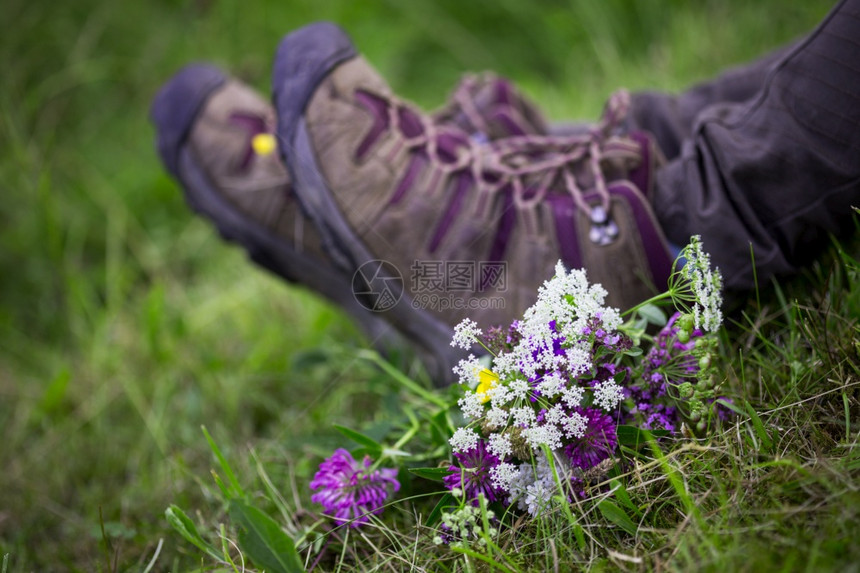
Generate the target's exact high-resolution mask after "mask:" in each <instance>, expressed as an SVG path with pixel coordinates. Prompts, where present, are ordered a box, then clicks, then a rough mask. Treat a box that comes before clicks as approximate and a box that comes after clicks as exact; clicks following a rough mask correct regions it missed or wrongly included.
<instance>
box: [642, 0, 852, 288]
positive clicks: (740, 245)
mask: <svg viewBox="0 0 860 573" xmlns="http://www.w3.org/2000/svg"><path fill="white" fill-rule="evenodd" d="M653 204H654V209H655V212H656V214H657V217H658V219H659V220H660V223H661V224H662V225H663V228H664V230H665V232H666V235H667V236H668V238H669V239H670V240H672V241H673V242H676V243H680V244H683V243H684V242H686V240H687V239H688V237H689V236H690V235H693V234H699V235H701V236H702V240H703V242H704V246H705V248H706V249H707V250H708V251H709V252H710V253H711V256H712V261H713V262H714V263H715V264H716V265H717V266H719V267H720V268H721V269H722V272H723V275H724V277H725V283H726V287H727V288H729V289H748V288H752V287H753V285H754V283H753V273H752V264H751V257H750V245H752V249H753V252H754V256H755V264H756V269H757V272H758V279H759V282H760V283H766V282H767V281H768V280H769V279H770V278H771V277H773V276H778V275H783V274H790V273H794V272H796V271H797V270H798V268H799V267H801V266H804V265H806V264H808V263H809V262H811V261H812V260H813V259H814V258H815V257H816V256H817V255H819V254H820V252H821V250H822V248H823V247H824V245H825V244H826V242H827V234H828V233H834V234H837V235H840V234H847V233H850V232H851V231H852V228H853V221H852V211H851V206H852V205H860V0H843V1H842V2H840V3H839V4H838V5H837V6H836V8H834V9H833V11H832V12H831V13H830V14H829V15H828V16H827V18H825V20H824V22H822V23H821V25H819V27H818V28H816V30H815V31H814V32H813V33H812V34H811V35H810V36H809V37H807V38H806V39H805V40H803V41H802V42H800V43H799V44H798V45H796V46H795V47H793V48H792V49H791V50H790V52H789V53H788V54H787V55H786V56H785V57H784V58H783V59H782V60H780V61H779V62H778V63H777V64H776V65H775V66H774V67H773V69H772V71H771V72H770V73H769V74H768V76H767V79H766V80H765V84H764V87H763V88H762V90H761V91H760V92H759V93H758V95H756V96H754V97H753V98H752V99H750V100H749V101H747V102H746V103H742V104H718V105H713V106H711V107H709V108H707V109H706V110H705V111H704V112H703V113H702V114H700V116H699V117H698V118H697V120H696V123H695V125H694V127H693V132H692V135H691V137H690V139H688V140H686V141H685V142H684V143H683V145H682V150H681V156H680V157H678V158H677V159H675V160H674V161H671V162H670V163H668V164H667V165H666V166H665V167H663V168H662V169H661V170H660V172H659V173H658V175H657V186H656V190H655V195H654V200H653Z"/></svg>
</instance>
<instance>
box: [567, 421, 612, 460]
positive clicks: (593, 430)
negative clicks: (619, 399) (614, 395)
mask: <svg viewBox="0 0 860 573" xmlns="http://www.w3.org/2000/svg"><path fill="white" fill-rule="evenodd" d="M576 411H577V412H578V413H579V414H580V415H582V416H585V417H586V418H588V425H587V426H586V428H585V435H584V436H582V437H581V438H578V439H575V440H574V441H572V442H571V443H570V444H568V445H567V446H565V447H564V453H565V454H567V457H568V459H569V460H570V465H572V466H574V467H577V468H580V469H583V470H587V469H591V468H593V467H594V466H596V465H597V464H599V463H600V462H602V461H603V460H605V459H607V458H609V457H610V456H611V455H612V454H613V452H615V447H616V446H617V445H618V436H617V435H616V433H615V424H614V422H613V421H612V417H610V416H609V415H608V414H605V413H603V412H602V411H601V410H599V409H597V408H584V409H583V408H577V409H576Z"/></svg>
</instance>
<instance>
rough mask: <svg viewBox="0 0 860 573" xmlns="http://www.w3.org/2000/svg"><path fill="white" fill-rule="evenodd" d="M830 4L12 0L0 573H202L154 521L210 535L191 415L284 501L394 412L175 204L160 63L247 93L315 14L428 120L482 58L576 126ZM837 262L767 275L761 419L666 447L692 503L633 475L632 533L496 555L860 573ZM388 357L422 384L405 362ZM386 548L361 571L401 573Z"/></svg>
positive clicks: (3, 204) (841, 266) (762, 296)
mask: <svg viewBox="0 0 860 573" xmlns="http://www.w3.org/2000/svg"><path fill="white" fill-rule="evenodd" d="M830 5H831V3H830V2H825V1H821V0H815V1H808V2H788V3H786V2H780V1H776V0H766V1H760V2H747V1H744V0H731V1H722V2H697V3H690V2H683V1H679V0H675V1H666V2H657V1H650V2H633V1H622V0H606V1H604V2H587V1H581V2H580V1H570V2H565V1H561V0H540V1H536V2H528V3H526V2H520V1H517V0H498V1H495V2H489V1H486V0H480V1H477V2H468V3H467V2H457V1H454V0H441V1H439V2H397V1H394V0H387V1H381V2H367V3H358V2H350V1H348V0H320V1H312V0H303V1H295V0H291V1H282V2H275V1H269V0H265V1H261V2H254V3H249V2H240V1H238V0H225V1H216V0H212V1H210V0H197V1H193V2H191V1H187V2H185V1H179V0H159V1H153V2H143V1H139V2H99V1H96V0H80V1H77V2H65V3H56V2H50V3H49V2H46V1H43V0H37V1H30V0H7V1H5V2H4V4H3V7H2V8H0V69H2V70H3V72H2V88H0V190H2V191H0V192H2V201H0V431H2V436H3V444H2V446H0V568H2V570H3V571H4V572H5V571H9V572H13V571H16V572H17V571H57V570H70V571H93V570H109V569H110V570H112V569H117V570H132V571H135V570H144V569H145V568H146V566H147V564H148V563H149V562H150V559H151V558H152V557H153V555H154V554H155V551H156V547H158V546H159V543H160V542H161V546H160V552H159V554H158V559H157V560H156V562H155V564H154V565H153V569H152V570H173V571H177V570H188V569H190V568H193V567H197V566H199V565H200V554H199V552H198V551H197V550H196V549H194V548H193V547H191V546H190V545H188V544H187V543H186V542H185V541H184V540H183V539H181V538H180V537H179V536H178V535H176V534H175V533H174V532H173V531H172V529H171V528H170V527H169V525H168V523H167V521H166V520H165V519H164V510H165V508H166V507H167V506H168V505H169V504H170V503H177V504H178V505H180V506H182V507H183V508H185V509H186V510H187V511H189V512H191V513H193V514H196V515H199V518H200V520H201V521H204V522H206V523H217V522H219V521H224V517H223V515H222V514H221V510H222V508H221V506H220V503H219V501H218V500H217V498H216V497H215V495H214V494H213V484H212V480H211V478H210V475H209V470H210V468H211V467H212V466H213V461H212V456H211V452H210V450H209V446H208V445H207V443H206V440H205V439H204V437H203V435H202V433H201V431H200V426H201V425H206V427H207V428H208V429H209V431H210V432H211V433H212V435H213V436H214V438H215V440H216V441H217V443H218V444H219V445H220V447H221V449H222V450H223V451H224V453H225V455H226V456H227V457H228V458H230V459H231V461H232V463H233V464H234V466H235V467H236V469H237V472H238V473H239V474H240V475H241V476H246V477H245V478H244V479H247V483H246V484H245V485H246V487H248V488H249V490H255V489H254V488H262V486H261V485H260V481H259V480H260V478H259V474H258V472H257V470H256V463H255V460H254V458H253V457H252V456H251V455H250V454H249V452H250V448H253V450H254V451H255V452H256V455H257V458H258V459H259V460H260V463H261V464H262V465H264V466H265V467H266V468H267V471H268V473H269V474H270V475H271V476H272V479H273V480H274V482H275V483H276V484H278V486H277V487H278V489H281V490H282V491H283V492H285V495H286V496H288V497H292V496H293V492H292V488H291V485H290V484H291V483H292V482H291V479H292V477H294V478H295V480H296V482H297V483H302V484H304V483H306V480H307V479H308V478H309V476H310V475H312V473H313V471H314V469H315V467H316V464H317V463H319V461H320V459H321V457H322V456H325V455H328V454H329V453H330V452H331V450H332V448H334V447H337V446H339V445H343V444H342V438H341V437H340V434H338V433H337V432H336V431H335V430H333V429H332V427H331V425H332V424H333V423H339V424H344V425H348V426H351V427H358V428H369V429H370V430H369V431H373V429H374V428H376V430H379V426H380V425H384V424H385V423H386V418H385V416H386V413H390V412H393V411H397V410H398V399H399V394H398V387H397V386H396V385H395V384H394V383H393V382H392V381H391V378H390V376H388V375H386V374H384V373H382V372H380V371H379V370H377V369H375V368H373V367H372V366H371V365H369V364H367V363H366V362H363V361H356V359H355V358H354V357H355V354H356V352H357V351H359V350H361V349H362V348H365V347H366V345H367V343H366V341H365V340H364V339H363V338H362V336H361V335H360V334H359V333H358V331H357V330H356V329H355V328H354V327H353V326H352V325H351V324H350V323H349V322H348V320H347V319H346V318H345V317H344V316H343V315H341V314H340V313H339V311H338V310H337V309H335V308H332V307H330V306H328V305H327V304H325V303H324V302H322V301H320V300H319V299H317V298H316V297H315V296H314V295H313V294H312V293H310V292H307V291H305V290H303V289H301V288H297V287H294V286H287V285H284V284H283V283H281V282H280V281H278V280H276V279H275V278H272V277H271V276H269V275H267V274H266V273H264V272H262V271H259V270H256V269H255V268H253V267H252V266H251V265H250V264H249V263H248V262H247V261H246V260H245V258H244V256H243V253H241V252H240V251H239V250H238V249H236V248H233V247H230V246H227V245H225V244H223V243H222V242H221V241H220V240H219V238H218V236H217V234H216V233H215V232H213V230H212V228H211V227H210V226H208V225H207V224H206V223H205V222H203V221H201V220H198V219H197V218H195V217H193V216H192V215H191V214H190V212H189V210H188V209H187V208H186V206H185V204H184V202H183V200H182V198H181V195H180V193H179V191H178V188H177V187H176V185H175V184H174V183H173V182H172V181H171V180H170V179H169V178H168V176H167V175H166V174H165V173H164V171H163V169H162V168H161V165H160V164H159V162H158V160H157V158H156V155H155V152H154V148H153V130H152V128H151V126H150V125H149V124H148V122H147V117H146V116H147V111H148V106H149V102H150V100H151V98H152V96H153V94H154V93H155V91H156V90H157V88H158V87H159V85H160V84H161V83H162V82H163V81H165V80H166V79H167V78H168V77H169V76H170V75H171V74H172V73H173V72H174V71H175V70H176V69H177V68H179V67H180V66H181V65H183V64H185V63H187V62H189V61H193V60H210V61H213V62H215V63H216V64H219V65H221V66H223V67H225V68H226V69H228V70H230V71H232V72H233V73H234V74H236V75H238V76H239V77H241V78H242V79H244V80H246V81H248V82H250V83H252V84H253V85H255V86H257V87H258V88H260V89H261V90H263V91H264V92H268V87H269V86H268V81H269V80H268V78H269V68H270V65H271V59H272V56H273V51H274V48H275V46H276V45H277V42H278V41H279V39H280V37H281V36H282V35H283V34H284V33H286V32H288V31H290V30H292V29H294V28H296V27H298V26H301V25H303V24H306V23H309V22H311V21H314V20H318V19H330V20H333V21H335V22H338V23H340V24H341V25H343V26H344V27H345V28H346V29H347V30H348V31H349V32H350V34H351V35H352V36H353V38H354V40H355V42H356V44H357V45H358V47H359V48H360V50H362V51H363V52H364V53H365V54H366V55H367V57H368V59H369V60H370V61H371V62H373V63H374V64H375V65H376V66H377V67H378V68H379V69H380V71H381V72H382V74H383V75H384V76H385V77H386V78H388V79H389V81H390V82H391V84H392V85H393V87H394V88H395V90H396V91H397V92H399V93H401V94H402V95H404V96H405V97H407V98H409V99H412V100H414V101H416V102H417V103H419V104H420V105H422V106H425V107H435V106H437V105H439V104H441V103H442V101H443V100H444V98H445V97H446V95H447V93H448V92H449V90H450V89H451V87H452V86H453V85H454V84H455V82H456V80H457V78H458V76H459V75H460V74H461V73H463V72H466V71H476V70H483V69H493V70H495V71H497V72H499V73H501V74H503V75H507V76H509V77H511V78H513V79H514V80H515V81H516V82H517V83H518V84H519V85H520V86H521V87H522V88H523V89H524V91H525V92H527V93H528V94H529V95H530V96H532V97H533V98H534V99H536V100H537V101H538V102H539V103H540V104H541V106H542V107H543V108H544V109H545V110H546V113H547V115H548V116H549V117H550V118H551V119H554V120H561V119H567V118H594V117H596V116H597V114H598V113H599V112H600V109H601V107H602V104H603V100H604V98H605V97H606V95H607V94H608V93H610V92H611V91H612V90H614V89H616V88H618V87H621V86H624V87H627V88H629V89H633V90H635V89H665V90H675V89H680V88H682V87H683V86H686V85H688V84H689V83H691V82H693V81H696V80H699V79H704V78H707V77H709V76H711V75H713V74H715V73H717V72H718V71H719V70H721V69H723V68H724V67H726V66H729V65H732V64H736V63H741V62H744V61H746V60H748V59H750V58H753V57H755V56H757V55H760V54H762V53H764V52H766V51H767V50H769V49H772V48H775V47H777V46H779V45H781V44H783V43H785V42H786V41H789V40H790V39H792V38H794V37H796V36H798V35H800V34H802V33H804V32H806V31H808V30H810V29H811V28H812V27H813V26H814V25H815V24H816V23H817V22H818V21H819V20H820V19H821V18H822V17H823V16H824V14H826V12H827V10H828V9H829V7H830ZM849 250H850V249H849ZM851 253H853V254H854V255H856V249H854V250H850V253H848V254H845V253H843V254H838V253H835V252H834V253H831V254H830V255H829V256H828V258H826V259H825V260H824V262H823V263H822V264H821V265H819V266H817V267H816V268H815V269H812V270H811V272H809V273H807V274H806V275H805V276H803V277H800V278H799V279H798V280H797V281H794V282H793V283H791V284H788V285H782V286H778V287H774V286H773V285H762V291H761V292H760V293H759V295H758V296H757V297H756V296H752V297H750V300H749V301H748V302H747V303H746V304H745V305H742V306H741V308H740V309H739V310H738V311H737V312H736V313H735V314H734V315H733V324H730V325H729V327H728V329H727V332H726V334H725V335H724V336H723V344H722V350H721V353H722V354H721V364H722V365H723V368H724V371H725V378H726V381H727V384H728V385H729V386H730V387H732V388H734V389H735V391H736V392H737V393H738V395H739V396H742V397H744V398H745V399H748V400H749V401H750V402H751V403H752V404H753V405H754V406H755V407H756V409H757V410H758V412H759V413H760V423H752V422H751V421H750V420H744V421H742V422H738V424H737V426H736V428H735V431H733V432H727V433H725V434H721V435H720V436H718V437H716V438H714V440H713V441H711V442H709V443H707V444H705V445H702V446H701V448H700V449H697V450H689V451H687V452H686V453H684V454H683V455H679V457H678V458H677V466H673V467H675V473H674V474H673V475H674V476H681V477H682V478H683V480H684V483H686V484H687V486H686V487H687V490H686V491H687V492H688V496H689V497H688V498H685V499H686V502H685V503H680V502H678V499H676V498H674V497H673V496H676V495H679V494H678V491H675V492H674V493H673V491H672V490H671V489H665V488H664V489H663V490H661V489H659V488H657V489H656V490H655V489H654V488H655V487H657V486H654V487H651V488H645V487H643V488H641V489H639V490H637V492H636V493H634V494H633V496H634V502H635V503H637V504H638V505H639V506H640V507H642V508H646V507H647V508H649V509H652V510H653V511H652V512H651V514H653V515H656V516H658V517H656V518H654V521H652V522H648V523H645V522H643V523H642V524H641V525H640V531H639V532H638V534H637V535H634V536H629V535H626V534H625V533H624V532H619V531H618V530H617V527H616V525H617V524H611V523H608V522H606V521H600V520H599V519H597V520H596V521H595V525H594V526H595V527H596V528H604V529H606V531H605V532H604V533H602V534H600V535H595V536H594V537H592V538H591V539H593V543H592V544H591V545H589V550H587V551H579V553H576V552H571V553H570V554H567V555H568V556H569V559H568V560H567V561H565V559H566V558H567V557H565V555H566V554H565V553H564V552H562V553H561V556H562V557H561V558H559V557H558V553H556V555H555V556H554V557H553V555H552V554H551V552H548V551H546V552H544V551H543V549H546V548H545V547H544V548H543V549H541V551H540V552H538V551H535V554H538V555H544V556H543V557H539V558H535V559H534V560H532V561H525V562H521V561H518V562H517V563H516V565H517V566H518V567H522V568H528V567H533V568H535V569H537V570H539V569H543V568H544V567H547V568H552V567H554V566H557V567H560V568H561V570H564V569H566V568H567V567H570V566H573V565H578V566H581V567H583V568H594V569H599V568H607V569H615V568H627V569H634V570H635V569H654V570H662V569H678V570H689V569H690V568H691V567H694V566H700V567H702V568H703V569H713V570H716V569H721V570H725V569H729V570H753V569H761V570H769V569H783V570H810V571H811V570H816V571H817V570H822V569H833V570H852V568H853V570H856V569H857V568H858V567H860V566H858V563H860V549H858V547H857V544H856V543H855V541H854V540H855V538H856V534H857V531H858V530H860V491H858V485H857V483H858V480H857V477H858V474H860V451H858V447H857V440H858V436H860V433H858V432H860V408H858V395H857V390H856V388H857V387H856V384H858V383H860V373H858V346H857V330H856V325H857V321H858V316H860V300H858V298H860V295H858V293H857V290H856V289H854V288H852V285H851V281H852V280H856V279H857V278H858V277H857V271H856V267H854V268H853V269H852V261H853V260H855V259H856V256H855V259H852V258H851V256H850V255H851ZM397 365H398V367H399V368H401V369H403V370H404V371H405V372H407V373H408V374H409V376H412V377H415V378H416V379H418V380H422V374H421V372H420V370H418V369H417V367H416V365H415V364H414V363H412V362H410V361H409V360H407V359H405V358H404V359H402V360H400V361H398V364H397ZM673 463H675V462H673ZM657 469H659V468H657ZM655 471H656V470H655ZM655 480H656V481H657V482H659V480H658V479H656V478H655ZM664 482H665V480H664ZM296 495H297V496H298V498H299V500H298V501H299V502H301V503H304V504H307V494H306V493H305V490H304V489H303V488H299V491H298V492H297V493H296ZM302 500H304V501H302ZM682 501H683V500H682ZM693 505H699V506H700V507H701V508H702V510H701V511H700V512H696V511H692V509H691V508H692V507H693ZM685 508H686V510H687V512H686V513H685ZM691 516H692V517H691ZM403 533H404V534H411V532H408V531H404V532H403ZM395 545H396V544H395ZM421 547H422V549H421V551H426V552H427V553H425V554H424V555H425V556H426V557H427V559H430V558H431V557H432V555H433V553H432V552H431V550H430V549H424V548H423V547H424V546H423V545H422V546H421ZM407 549H408V548H407ZM388 551H389V554H388V555H389V556H388V557H386V558H383V559H382V561H381V562H380V563H381V565H380V563H376V564H375V566H378V567H381V568H388V569H390V570H400V569H401V568H403V563H404V561H398V559H400V558H401V557H402V556H396V555H395V556H394V557H392V556H391V555H393V554H396V553H397V552H396V551H395V550H388ZM526 553H528V552H526ZM546 555H549V557H546ZM351 559H352V561H350V563H352V565H350V566H351V567H354V568H355V569H359V570H360V569H362V568H363V565H362V564H363V562H362V561H361V558H360V556H358V557H356V556H352V557H351ZM559 559H560V561H559ZM419 561H420V559H418V558H416V561H414V562H413V563H417V562H419ZM428 562H430V563H432V561H428ZM356 563H357V564H356ZM455 563H461V562H459V561H457V562H455ZM455 563H452V564H449V565H446V567H449V568H451V569H454V568H457V567H459V566H460V565H456V564H455ZM559 563H561V565H559ZM364 564H366V563H364ZM394 564H396V565H394Z"/></svg>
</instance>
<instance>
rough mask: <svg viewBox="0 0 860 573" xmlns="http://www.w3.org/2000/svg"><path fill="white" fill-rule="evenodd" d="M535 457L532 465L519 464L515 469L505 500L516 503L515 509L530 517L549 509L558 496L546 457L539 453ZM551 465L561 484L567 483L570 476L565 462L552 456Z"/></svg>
mask: <svg viewBox="0 0 860 573" xmlns="http://www.w3.org/2000/svg"><path fill="white" fill-rule="evenodd" d="M535 456H536V463H535V464H534V465H532V464H520V466H519V468H517V473H516V475H515V476H514V477H513V479H511V482H510V487H509V489H508V493H509V497H508V500H507V501H508V503H515V502H516V504H517V507H519V508H520V509H521V510H523V511H527V512H528V513H529V515H532V516H536V515H540V514H542V513H544V512H545V511H547V510H549V509H551V508H552V507H553V506H554V505H555V504H556V501H555V500H554V499H553V496H556V495H559V491H558V484H557V483H556V481H555V476H554V475H553V472H552V468H551V467H550V465H549V461H548V460H547V458H546V455H545V454H544V453H543V452H542V451H541V452H538V453H537V454H535ZM553 464H554V465H555V471H556V472H557V473H558V477H559V479H560V480H561V482H562V483H565V482H567V481H568V480H569V479H570V476H571V470H570V467H569V466H568V464H567V462H566V461H565V460H564V459H563V457H562V456H556V455H553Z"/></svg>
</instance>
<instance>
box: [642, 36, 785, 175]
mask: <svg viewBox="0 0 860 573" xmlns="http://www.w3.org/2000/svg"><path fill="white" fill-rule="evenodd" d="M797 43H798V42H795V43H794V44H791V45H788V46H784V47H782V48H779V49H777V50H774V51H773V52H770V53H769V54H767V55H765V56H762V57H761V58H758V59H756V60H755V61H753V62H750V63H748V64H745V65H742V66H738V67H735V68H731V69H729V70H726V71H725V72H723V73H721V74H720V75H719V76H717V77H716V78H714V79H712V80H708V81H704V82H701V83H698V84H696V85H694V86H692V87H690V88H689V89H687V90H685V91H684V92H682V93H680V94H671V93H665V92H658V91H642V92H634V93H632V94H631V97H630V115H629V120H628V121H629V125H628V128H629V129H644V130H646V131H648V132H650V133H652V134H653V135H654V137H655V138H656V140H657V144H658V145H659V146H660V149H661V150H662V151H663V154H664V155H665V156H666V158H667V159H674V158H675V157H677V156H678V154H679V153H680V150H681V142H682V141H683V140H684V139H687V138H688V137H690V135H691V133H692V129H693V123H694V122H695V120H696V116H698V115H699V113H700V112H701V111H702V110H704V109H705V108H707V107H708V106H710V105H713V104H716V103H741V102H745V101H747V100H748V99H750V98H751V97H753V96H754V95H756V94H757V93H758V92H759V90H761V88H762V86H763V85H764V80H765V77H766V76H767V73H768V72H769V71H770V70H771V68H773V66H774V65H775V64H776V63H777V62H779V61H780V60H781V59H783V58H784V57H785V56H786V54H788V53H789V52H790V51H791V49H792V48H793V47H794V46H795V45H797Z"/></svg>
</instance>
